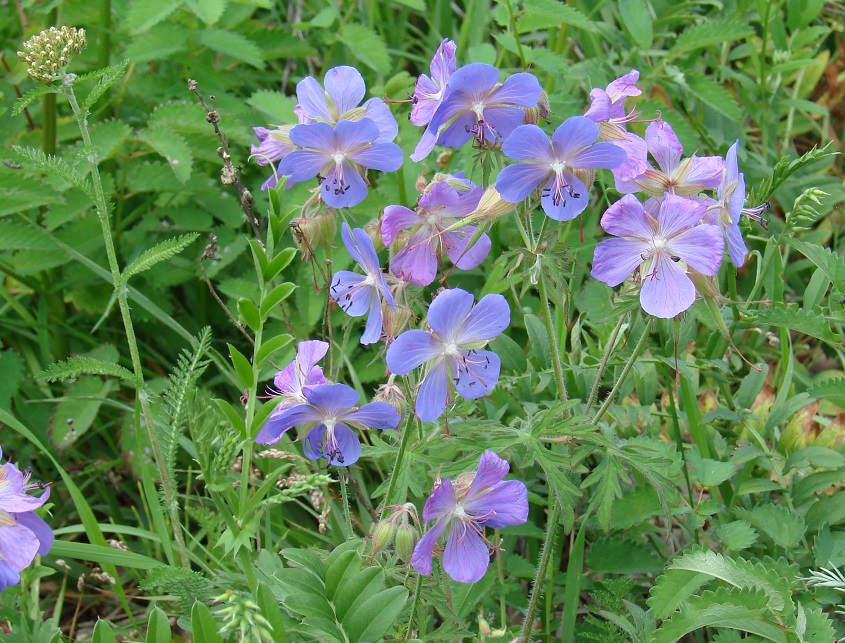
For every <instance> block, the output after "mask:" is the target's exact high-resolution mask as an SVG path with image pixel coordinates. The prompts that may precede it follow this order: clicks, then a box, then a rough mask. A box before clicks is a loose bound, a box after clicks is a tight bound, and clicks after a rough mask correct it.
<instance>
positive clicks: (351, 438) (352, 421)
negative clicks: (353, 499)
mask: <svg viewBox="0 0 845 643" xmlns="http://www.w3.org/2000/svg"><path fill="white" fill-rule="evenodd" d="M303 393H304V395H305V403H304V404H300V405H298V406H294V407H293V408H290V409H287V410H285V411H284V412H283V413H280V414H279V415H277V416H275V417H272V418H271V419H270V420H268V421H267V424H265V425H264V427H263V428H262V429H261V431H259V432H258V435H257V436H256V438H255V441H256V442H259V443H260V444H276V442H278V441H279V439H280V438H281V437H282V435H283V434H284V433H285V432H286V431H287V430H288V429H290V428H292V427H295V426H303V427H306V428H308V429H310V430H309V432H308V435H307V436H306V437H305V448H304V450H303V451H304V453H305V455H306V457H308V458H311V459H312V460H319V459H320V458H324V459H326V460H328V461H329V464H333V465H335V466H349V465H350V464H353V463H355V462H356V461H357V460H358V458H359V457H360V456H361V442H360V441H359V440H358V436H357V435H355V432H354V431H353V430H352V429H351V428H349V425H352V426H355V427H358V428H362V429H363V428H371V429H395V428H396V426H397V425H398V424H399V419H400V416H399V413H397V412H396V409H394V408H393V406H392V405H391V404H389V403H387V402H370V403H369V404H365V405H364V406H362V407H361V408H360V409H356V408H355V405H356V404H358V402H359V401H360V399H361V398H360V396H359V395H358V393H357V392H356V391H355V389H353V388H351V387H349V386H347V385H346V384H323V385H321V386H314V387H309V388H305V389H303Z"/></svg>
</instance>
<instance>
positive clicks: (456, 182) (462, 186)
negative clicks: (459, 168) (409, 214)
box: [424, 172, 475, 194]
mask: <svg viewBox="0 0 845 643" xmlns="http://www.w3.org/2000/svg"><path fill="white" fill-rule="evenodd" d="M441 181H442V182H443V183H445V184H446V185H448V186H449V187H450V188H452V189H453V190H456V191H457V192H460V193H461V194H463V193H465V192H469V191H470V190H472V189H473V188H474V187H475V184H474V183H473V182H472V181H470V180H469V179H467V178H466V177H465V176H458V175H455V174H446V173H444V172H437V173H436V174H435V175H434V178H433V179H431V183H429V184H428V185H427V186H426V188H425V190H424V191H425V192H431V190H432V189H433V188H434V186H435V185H437V184H438V183H440V182H441Z"/></svg>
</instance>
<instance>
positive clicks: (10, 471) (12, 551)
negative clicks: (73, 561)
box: [0, 451, 53, 590]
mask: <svg viewBox="0 0 845 643" xmlns="http://www.w3.org/2000/svg"><path fill="white" fill-rule="evenodd" d="M0 457H2V451H0ZM29 475H30V474H29V472H27V473H26V474H24V473H21V471H20V470H19V469H18V468H17V467H16V466H15V465H14V464H12V463H11V462H7V463H6V464H4V465H2V466H0V590H3V589H5V588H6V587H8V586H9V585H17V584H18V583H19V582H20V579H21V577H20V572H21V570H23V569H24V568H26V567H27V566H29V564H30V563H31V562H32V560H33V559H34V558H35V555H36V554H41V555H42V556H45V555H47V553H48V552H49V551H50V548H51V547H52V546H53V532H52V530H51V529H50V527H49V525H47V523H46V522H44V521H43V520H42V519H41V518H40V517H39V516H38V515H36V513H35V510H36V509H38V508H39V507H41V506H42V505H43V504H44V503H45V502H47V499H48V498H49V497H50V488H49V487H47V488H46V489H45V490H44V493H42V494H41V496H39V497H37V498H36V497H34V496H30V495H28V494H27V491H31V490H32V489H40V488H42V487H41V485H36V484H32V485H30V484H28V481H29Z"/></svg>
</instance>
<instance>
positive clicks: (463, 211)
mask: <svg viewBox="0 0 845 643" xmlns="http://www.w3.org/2000/svg"><path fill="white" fill-rule="evenodd" d="M482 194H483V190H482V189H481V187H474V188H473V189H472V190H470V191H468V192H464V193H460V192H458V191H457V190H456V189H454V188H453V187H451V186H450V185H449V184H448V183H447V182H446V181H437V182H436V183H435V184H434V187H432V188H431V189H430V190H428V191H427V192H426V193H425V194H423V195H422V197H420V201H419V207H418V208H417V210H416V211H414V210H410V209H409V208H406V207H404V206H401V205H389V206H387V207H386V208H385V209H384V218H383V219H382V222H381V235H382V239H383V240H384V243H385V245H389V244H391V243H393V240H394V239H395V238H396V235H397V234H398V233H399V232H400V231H401V230H404V229H406V228H407V229H410V230H411V231H412V233H411V237H410V238H409V239H408V241H407V243H406V244H405V247H404V248H402V249H401V250H400V251H399V252H397V253H396V255H395V256H394V257H393V259H391V260H390V271H391V272H392V273H393V274H394V275H396V276H397V277H399V278H400V279H401V280H403V281H407V282H409V283H412V284H415V285H417V286H427V285H428V284H430V283H431V282H432V281H434V276H435V274H436V273H437V262H438V259H439V258H440V257H441V256H442V254H443V251H444V250H445V251H446V254H447V255H448V256H449V259H451V260H452V262H453V263H454V264H455V266H457V267H458V268H460V269H461V270H471V269H472V268H475V267H476V266H478V265H479V264H480V263H481V262H482V261H484V259H485V258H486V257H487V254H488V253H489V252H490V237H488V236H487V234H486V233H485V234H482V235H481V236H480V237H479V238H478V239H477V240H476V242H475V243H474V244H473V246H472V247H468V246H469V242H470V239H472V236H473V235H474V234H475V231H476V227H475V226H470V225H468V226H465V227H463V228H460V229H457V230H451V231H449V232H444V230H446V229H447V228H449V226H451V225H452V224H454V223H456V222H458V221H460V220H461V219H462V218H463V217H465V216H466V215H468V214H469V213H471V212H472V211H473V210H475V207H476V206H477V205H478V202H479V200H480V199H481V195H482Z"/></svg>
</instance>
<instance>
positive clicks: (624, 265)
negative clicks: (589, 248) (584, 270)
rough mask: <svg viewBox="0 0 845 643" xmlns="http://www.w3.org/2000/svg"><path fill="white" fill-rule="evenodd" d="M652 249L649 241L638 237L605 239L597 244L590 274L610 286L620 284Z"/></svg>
mask: <svg viewBox="0 0 845 643" xmlns="http://www.w3.org/2000/svg"><path fill="white" fill-rule="evenodd" d="M650 250H651V247H650V246H649V244H648V243H646V242H645V241H640V240H638V239H605V240H603V241H601V242H600V243H599V245H597V246H596V251H595V255H594V256H593V269H592V270H591V271H590V275H591V276H592V277H593V279H598V280H599V281H603V282H604V283H606V284H607V285H608V286H611V287H613V286H618V285H619V284H621V283H622V282H623V281H625V280H626V279H627V278H628V276H629V275H630V274H631V273H632V272H634V269H635V268H636V267H637V266H639V265H640V264H641V263H642V262H643V261H644V259H643V256H644V255H645V254H646V253H647V252H649V251H650Z"/></svg>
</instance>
